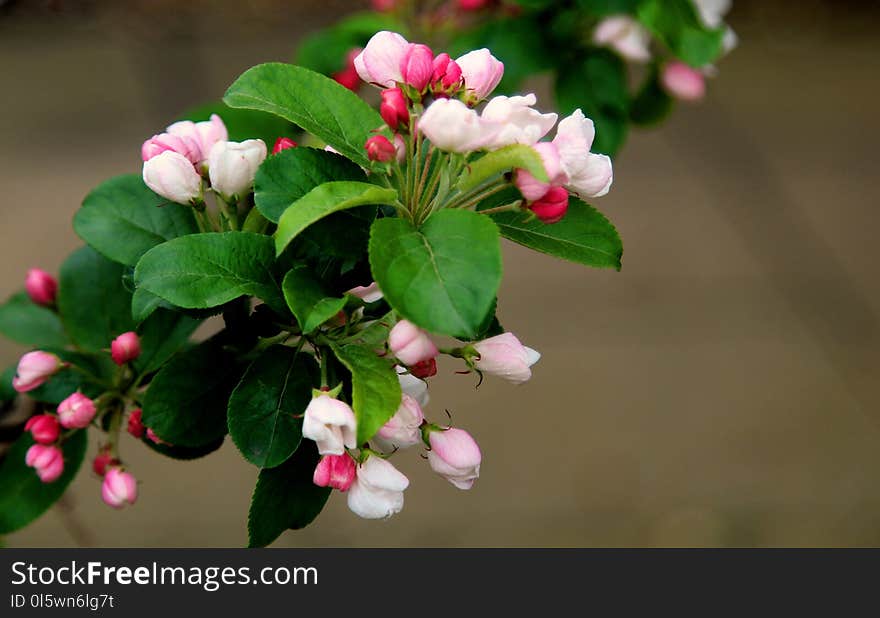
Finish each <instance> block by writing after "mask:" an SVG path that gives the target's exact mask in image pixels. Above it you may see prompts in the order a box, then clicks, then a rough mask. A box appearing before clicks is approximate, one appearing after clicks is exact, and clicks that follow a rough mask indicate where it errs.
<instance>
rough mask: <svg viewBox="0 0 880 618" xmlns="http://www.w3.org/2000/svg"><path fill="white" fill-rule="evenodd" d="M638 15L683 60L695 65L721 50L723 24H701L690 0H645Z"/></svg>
mask: <svg viewBox="0 0 880 618" xmlns="http://www.w3.org/2000/svg"><path fill="white" fill-rule="evenodd" d="M638 18H639V21H641V22H642V23H643V24H645V26H647V28H648V30H650V31H651V32H652V33H653V34H654V35H655V36H657V38H659V39H660V40H661V41H663V43H665V44H666V46H667V47H668V48H669V50H670V51H671V52H672V53H673V54H675V55H676V56H677V57H678V58H679V59H680V60H681V61H682V62H686V63H688V64H689V65H691V66H692V67H694V68H700V67H704V66H706V65H707V64H711V63H712V62H714V61H715V60H716V59H717V58H718V56H719V55H720V54H721V48H722V41H723V39H724V28H723V27H721V28H716V29H712V28H707V27H706V26H705V25H703V22H702V20H701V19H700V16H699V15H698V14H697V10H696V7H695V6H694V4H693V2H692V0H644V1H643V2H642V3H641V4H640V5H639V9H638Z"/></svg>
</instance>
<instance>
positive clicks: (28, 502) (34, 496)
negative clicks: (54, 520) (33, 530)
mask: <svg viewBox="0 0 880 618" xmlns="http://www.w3.org/2000/svg"><path fill="white" fill-rule="evenodd" d="M33 444H34V441H33V439H32V438H31V435H30V434H29V433H25V434H23V435H22V436H21V437H20V438H19V439H18V440H16V441H15V444H13V445H12V448H10V449H9V451H8V452H7V453H6V455H5V457H4V458H3V461H2V463H0V534H9V533H10V532H15V531H16V530H19V529H21V528H23V527H25V526H26V525H28V524H29V523H31V522H32V521H34V520H35V519H37V518H38V517H39V516H40V515H42V514H43V513H45V512H46V511H47V510H48V509H49V507H50V506H52V505H53V504H55V502H56V501H57V500H58V498H60V497H61V494H63V493H64V491H65V490H66V489H67V486H68V485H70V482H71V481H72V480H73V477H75V476H76V473H77V471H78V470H79V467H80V465H81V464H82V461H83V457H85V453H86V446H87V444H88V437H87V432H85V431H77V432H74V433H73V434H71V435H70V437H69V438H67V440H65V441H64V445H63V447H62V451H63V452H64V472H63V473H62V474H61V476H60V477H59V478H58V479H57V480H56V481H54V482H52V483H43V482H42V481H41V480H40V479H39V477H38V476H37V474H36V473H35V472H34V469H33V468H30V467H28V466H27V465H26V464H25V463H24V458H25V454H26V453H27V451H28V449H29V448H30V447H31V446H33Z"/></svg>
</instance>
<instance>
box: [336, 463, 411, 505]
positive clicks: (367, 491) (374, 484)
mask: <svg viewBox="0 0 880 618" xmlns="http://www.w3.org/2000/svg"><path fill="white" fill-rule="evenodd" d="M407 487H409V479H408V478H406V476H404V474H403V473H402V472H401V471H400V470H398V469H397V468H395V467H394V466H393V465H391V462H390V461H386V460H385V459H382V458H381V457H377V456H375V455H373V456H371V457H369V458H368V459H367V461H365V462H364V463H363V464H362V465H361V466H360V467H358V469H357V479H356V480H355V482H354V483H353V484H352V486H351V488H349V490H348V508H350V509H351V510H352V512H354V514H355V515H358V516H359V517H363V518H364V519H384V518H386V517H391V516H392V515H394V514H395V513H399V512H400V511H401V510H402V509H403V491H404V490H405V489H406V488H407Z"/></svg>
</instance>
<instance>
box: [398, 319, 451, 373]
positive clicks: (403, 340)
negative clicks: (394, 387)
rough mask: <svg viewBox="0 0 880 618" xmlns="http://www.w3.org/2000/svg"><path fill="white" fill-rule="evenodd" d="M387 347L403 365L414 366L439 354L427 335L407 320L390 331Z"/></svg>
mask: <svg viewBox="0 0 880 618" xmlns="http://www.w3.org/2000/svg"><path fill="white" fill-rule="evenodd" d="M388 347H389V348H390V349H391V352H392V353H393V354H394V356H396V357H397V358H398V360H400V362H402V363H403V364H404V365H415V364H416V363H419V362H421V361H425V360H428V359H431V358H434V357H436V356H437V355H438V354H439V353H440V352H439V350H437V346H436V345H434V342H433V341H431V338H430V337H429V336H428V333H426V332H425V331H423V330H422V329H421V328H419V327H418V326H416V325H415V324H413V323H412V322H410V321H408V320H401V321H400V322H398V323H397V324H395V325H394V328H392V329H391V332H390V333H389V334H388Z"/></svg>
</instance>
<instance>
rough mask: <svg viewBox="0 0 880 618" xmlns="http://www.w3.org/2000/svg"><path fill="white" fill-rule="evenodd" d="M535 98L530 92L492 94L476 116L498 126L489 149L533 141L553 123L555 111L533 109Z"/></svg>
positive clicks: (531, 142)
mask: <svg viewBox="0 0 880 618" xmlns="http://www.w3.org/2000/svg"><path fill="white" fill-rule="evenodd" d="M537 102H538V100H537V98H536V97H535V95H534V94H527V95H525V96H514V97H505V96H498V97H494V98H493V99H492V100H491V101H489V102H488V103H487V104H486V107H485V108H484V109H483V113H482V114H481V115H480V119H481V120H482V121H483V122H484V123H486V124H488V125H489V126H496V127H498V131H497V133H495V135H494V136H493V138H492V142H491V144H490V145H489V148H490V149H491V150H496V149H498V148H503V147H504V146H509V145H511V144H526V145H529V146H531V145H533V144H535V143H537V141H538V140H539V139H541V138H542V137H544V136H545V135H547V133H549V132H550V129H552V128H553V125H555V124H556V119H557V117H558V116H557V115H556V114H553V113H550V114H542V113H541V112H539V111H538V110H536V109H533V107H532V106H534V105H535V104H536V103H537Z"/></svg>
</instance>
